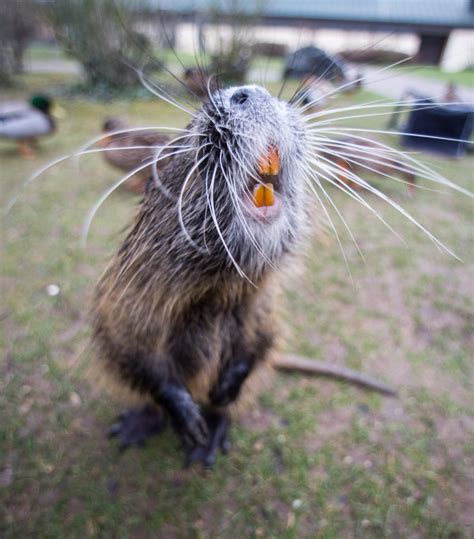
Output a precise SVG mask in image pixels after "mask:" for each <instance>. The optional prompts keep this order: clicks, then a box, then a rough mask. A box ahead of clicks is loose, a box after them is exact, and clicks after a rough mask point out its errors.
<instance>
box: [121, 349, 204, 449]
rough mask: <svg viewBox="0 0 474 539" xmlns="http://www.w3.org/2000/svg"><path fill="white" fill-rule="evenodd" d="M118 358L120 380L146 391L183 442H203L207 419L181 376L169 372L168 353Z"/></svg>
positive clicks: (189, 443) (141, 391)
mask: <svg viewBox="0 0 474 539" xmlns="http://www.w3.org/2000/svg"><path fill="white" fill-rule="evenodd" d="M120 359H121V361H120V362H119V363H118V365H119V369H120V374H121V377H122V378H123V380H124V381H127V382H128V383H129V384H130V385H131V386H132V387H133V388H134V389H136V390H138V391H139V392H140V393H142V394H148V395H149V396H150V397H151V398H152V399H153V401H154V402H155V403H156V404H157V405H158V406H159V407H160V408H162V409H163V410H164V411H165V412H167V413H168V415H169V416H170V419H171V425H172V427H173V429H174V431H175V432H176V434H177V435H178V436H179V438H180V439H181V441H182V442H183V443H184V444H185V445H187V446H188V445H191V446H194V445H198V444H206V442H207V425H206V421H205V419H204V417H203V415H202V413H201V409H200V407H199V406H198V404H196V403H195V402H194V400H193V398H192V396H191V394H190V393H189V391H188V389H187V388H186V386H185V384H184V383H183V382H182V381H181V379H180V377H179V376H177V375H176V374H173V373H172V372H170V367H169V366H170V365H173V359H172V358H171V357H169V358H162V359H161V360H160V361H157V360H153V359H150V358H147V357H145V356H143V355H141V354H135V355H126V356H123V357H122V358H120Z"/></svg>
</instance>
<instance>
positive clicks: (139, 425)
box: [107, 404, 166, 451]
mask: <svg viewBox="0 0 474 539" xmlns="http://www.w3.org/2000/svg"><path fill="white" fill-rule="evenodd" d="M165 426H166V419H165V417H164V414H163V412H161V410H159V409H158V408H157V407H154V406H151V405H149V404H147V405H146V406H143V407H141V408H135V409H131V410H127V411H125V412H122V413H121V414H120V415H119V417H118V418H117V420H116V422H115V423H114V424H113V425H112V426H111V427H110V429H109V431H108V433H107V434H108V436H109V438H117V439H118V442H119V451H124V450H125V449H127V448H129V447H132V446H139V447H143V446H144V445H145V443H146V441H147V440H148V438H151V437H152V436H156V435H157V434H159V433H160V432H161V431H162V430H163V429H164V428H165Z"/></svg>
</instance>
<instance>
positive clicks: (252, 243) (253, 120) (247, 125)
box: [181, 85, 306, 275]
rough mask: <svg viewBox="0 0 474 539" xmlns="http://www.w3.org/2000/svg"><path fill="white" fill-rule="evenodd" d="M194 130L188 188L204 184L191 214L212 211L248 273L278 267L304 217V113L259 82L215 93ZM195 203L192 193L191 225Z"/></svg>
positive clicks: (226, 244)
mask: <svg viewBox="0 0 474 539" xmlns="http://www.w3.org/2000/svg"><path fill="white" fill-rule="evenodd" d="M190 131H191V134H192V140H193V144H194V145H195V148H196V152H195V155H194V163H195V170H197V171H199V174H197V175H196V179H195V180H193V181H192V182H191V181H190V182H189V183H190V185H189V186H186V188H183V190H184V189H185V190H186V191H188V190H189V191H193V184H194V183H195V181H197V182H198V184H199V186H200V196H199V194H198V193H197V192H196V193H195V194H196V197H195V198H194V203H195V207H194V208H193V211H192V213H194V214H196V212H200V211H203V212H204V213H205V214H206V219H207V220H208V223H207V227H208V228H215V229H216V231H217V234H218V236H219V241H220V243H221V245H220V247H221V249H222V248H223V249H224V251H225V253H226V256H227V258H228V260H229V261H230V262H232V263H233V265H234V266H236V267H239V268H241V270H242V272H244V273H245V274H246V275H249V274H250V275H256V274H259V273H260V272H261V271H262V269H264V268H265V266H266V265H268V264H277V263H278V261H279V259H280V258H281V257H282V255H283V254H284V253H285V252H288V251H289V250H291V248H292V247H293V245H294V243H295V242H296V240H297V239H298V238H299V236H300V235H301V226H302V223H303V221H304V209H303V204H304V194H303V190H304V179H303V178H304V161H305V157H304V156H305V147H306V145H305V129H304V122H303V120H302V118H301V116H300V114H299V112H298V111H297V110H296V109H295V108H294V107H292V106H291V105H290V104H288V103H286V102H284V101H281V100H279V99H277V98H275V97H272V96H271V95H270V94H269V93H268V92H267V90H265V89H263V88H261V87H259V86H254V85H252V86H240V87H232V88H227V89H225V90H218V91H217V92H215V93H214V94H213V95H212V96H211V97H210V99H209V102H208V103H206V104H205V105H204V106H203V107H202V109H201V110H200V111H199V113H198V114H197V116H196V118H195V120H194V121H193V123H192V124H191V127H190ZM194 187H195V188H196V189H199V187H198V186H194ZM199 198H200V199H201V203H200V204H196V200H197V199H199ZM189 201H190V198H189V197H188V196H186V197H185V200H184V199H183V200H182V203H183V204H182V207H181V212H182V215H183V217H184V218H183V223H184V224H185V226H186V227H187V226H188V223H189V224H191V222H192V221H193V220H194V219H193V217H192V215H190V214H189V212H188V211H187V208H185V205H187V204H189ZM203 208H204V210H203ZM186 214H188V216H189V217H187V216H186ZM201 217H202V213H201ZM192 228H194V230H196V228H195V227H192ZM201 230H202V227H201ZM193 237H195V238H196V235H193ZM208 243H209V242H208ZM208 247H209V245H208Z"/></svg>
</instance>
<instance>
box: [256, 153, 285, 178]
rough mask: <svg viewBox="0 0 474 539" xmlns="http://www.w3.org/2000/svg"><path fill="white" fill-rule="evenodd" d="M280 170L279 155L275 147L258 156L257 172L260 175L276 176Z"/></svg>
mask: <svg viewBox="0 0 474 539" xmlns="http://www.w3.org/2000/svg"><path fill="white" fill-rule="evenodd" d="M279 170H280V157H279V155H278V150H277V149H276V148H273V147H272V148H270V150H269V152H268V153H267V154H266V155H264V156H263V157H261V158H260V161H259V163H258V172H259V173H260V174H262V175H268V176H276V175H277V174H278V172H279Z"/></svg>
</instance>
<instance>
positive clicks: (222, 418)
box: [184, 411, 230, 468]
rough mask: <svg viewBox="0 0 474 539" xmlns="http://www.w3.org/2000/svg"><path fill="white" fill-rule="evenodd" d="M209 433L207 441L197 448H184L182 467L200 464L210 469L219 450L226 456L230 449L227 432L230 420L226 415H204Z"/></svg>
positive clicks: (215, 413) (213, 413)
mask: <svg viewBox="0 0 474 539" xmlns="http://www.w3.org/2000/svg"><path fill="white" fill-rule="evenodd" d="M204 417H205V419H206V424H207V429H208V431H209V437H208V441H207V443H205V444H200V445H197V446H193V447H191V446H185V448H184V450H185V460H184V467H185V468H189V467H190V466H191V465H192V464H194V463H195V462H198V463H201V464H202V465H203V466H204V467H205V468H211V467H212V466H213V464H214V463H215V461H216V457H217V452H218V450H219V449H220V450H221V452H222V453H223V454H227V453H228V451H229V448H230V444H229V440H228V432H229V425H230V420H229V418H228V416H227V415H225V414H220V413H217V412H211V411H208V412H206V413H205V415H204Z"/></svg>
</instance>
